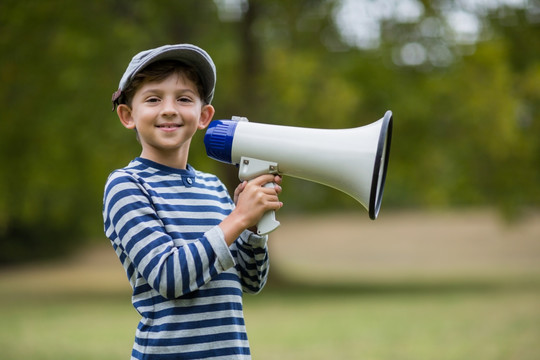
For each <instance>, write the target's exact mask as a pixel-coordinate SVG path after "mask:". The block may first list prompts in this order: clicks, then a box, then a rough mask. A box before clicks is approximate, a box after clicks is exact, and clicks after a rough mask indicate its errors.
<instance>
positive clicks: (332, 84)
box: [0, 0, 540, 264]
mask: <svg viewBox="0 0 540 360" xmlns="http://www.w3.org/2000/svg"><path fill="white" fill-rule="evenodd" d="M412 2H414V3H415V4H416V5H417V7H420V8H421V9H422V12H421V13H420V14H419V15H418V16H416V17H415V18H414V19H408V20H403V19H400V18H399V16H397V15H399V14H398V13H397V12H395V13H392V12H390V14H389V15H388V16H383V17H381V18H380V21H379V25H380V31H379V32H378V34H380V38H378V41H377V42H376V44H375V45H373V44H371V46H360V45H358V44H357V45H358V46H355V45H354V44H353V41H351V39H350V36H349V37H345V36H343V34H344V33H343V31H342V28H343V26H344V25H343V24H340V23H339V22H336V18H339V17H338V16H337V15H336V14H337V13H338V12H337V9H338V8H339V6H340V2H339V1H337V0H300V1H288V0H276V1H262V0H249V1H248V0H245V1H219V0H216V1H199V0H184V1H167V0H156V1H142V0H129V1H122V0H116V1H99V0H94V1H67V0H48V1H34V0H27V1H14V0H4V1H2V2H1V3H0V49H1V51H0V108H1V109H2V111H1V115H0V117H1V120H0V148H1V150H0V161H1V162H2V164H3V171H2V176H0V189H2V190H1V196H0V263H2V264H6V263H13V262H20V261H23V260H31V259H32V258H38V257H49V256H53V255H59V254H62V253H65V252H67V251H69V250H71V249H73V248H74V247H76V246H78V245H79V244H82V243H84V242H85V241H88V239H93V238H97V237H102V223H101V199H102V191H103V185H104V183H105V180H106V177H107V175H108V174H109V173H110V171H112V170H113V169H115V168H118V167H122V166H124V165H125V164H127V163H128V162H129V161H130V160H131V159H132V158H133V157H134V156H136V155H137V154H138V153H139V151H140V150H139V145H138V143H137V142H136V141H135V137H134V135H133V134H132V133H130V132H128V131H126V130H125V129H123V128H122V127H121V125H120V123H119V122H118V121H117V119H116V115H115V114H114V113H112V112H111V111H110V110H111V105H110V102H109V99H110V96H111V94H112V93H113V92H114V91H115V90H116V88H117V84H118V81H119V79H120V77H121V74H122V73H123V71H124V69H125V67H126V66H127V64H128V62H129V60H130V59H131V57H132V56H133V55H134V54H135V53H137V52H139V51H141V50H143V49H147V48H151V47H156V46H159V45H162V44H166V43H178V42H191V43H195V44H198V45H199V46H201V47H203V48H205V49H206V50H207V51H208V52H209V53H210V54H211V55H212V57H213V58H214V60H215V62H216V65H217V69H218V83H217V92H216V94H217V95H216V97H215V101H214V105H215V107H216V109H217V113H216V118H230V117H231V116H232V115H242V116H247V117H248V118H249V119H250V120H251V121H256V122H264V123H273V124H287V125H293V126H306V127H322V128H346V127H356V126H361V125H366V124H368V123H371V122H373V121H375V120H377V119H379V118H380V117H382V115H383V114H384V112H385V111H386V110H392V111H393V113H394V119H395V123H394V141H393V144H392V151H391V163H390V170H389V175H388V179H387V186H386V192H385V199H384V204H383V206H384V208H385V209H390V208H441V207H442V208H445V207H456V206H459V207H462V206H472V205H474V206H488V207H496V208H498V209H499V210H501V213H502V214H504V215H506V216H507V217H508V218H516V217H519V216H520V214H521V213H522V211H524V210H526V209H528V208H531V207H533V208H537V207H538V205H539V204H540V187H539V186H538V184H539V183H540V166H539V164H540V105H539V104H540V48H539V47H538V46H535V45H534V44H536V42H537V39H538V38H539V36H540V23H539V21H540V18H539V11H540V5H539V3H538V2H537V1H532V0H531V1H524V2H514V3H516V4H517V5H516V6H505V5H504V2H498V3H497V2H493V3H494V4H500V6H490V7H487V8H481V9H480V8H474V7H471V5H470V4H473V3H478V2H466V1H463V2H462V1H452V0H438V1H419V0H417V1H412ZM356 3H357V4H360V5H362V4H363V3H365V4H367V3H368V2H362V1H361V0H358V1H356ZM409 3H410V1H409ZM480 3H481V2H480ZM227 4H228V5H227ZM234 4H237V5H238V4H239V5H240V7H235V6H233V5H234ZM365 4H364V5H365ZM381 4H382V3H381ZM467 4H469V5H467ZM360 9H361V7H360ZM452 11H454V12H456V11H457V12H458V13H460V12H461V13H466V14H469V15H474V18H475V19H477V20H478V24H479V25H480V27H479V33H478V36H474V37H473V38H472V39H471V38H467V37H465V38H464V37H463V34H460V33H459V32H456V31H455V29H453V28H452V27H451V26H450V22H449V21H448V14H449V13H451V12H452ZM349 15H352V16H353V18H354V15H355V14H354V13H352V14H349ZM411 49H412V53H411ZM407 54H408V55H407ZM411 54H412V55H411ZM202 135H203V134H199V135H198V137H197V139H196V140H195V145H194V148H193V151H192V155H191V158H190V162H191V163H192V164H193V165H194V166H196V167H197V168H201V169H204V170H208V171H210V172H215V173H217V174H218V175H220V176H221V177H222V178H223V179H224V180H225V181H226V182H227V183H228V184H229V185H230V186H234V183H235V182H236V171H235V169H234V168H233V167H232V166H227V165H224V164H219V163H217V162H215V161H213V160H210V159H208V158H207V157H206V154H205V151H204V148H203V146H202V144H201V143H202ZM285 186H286V189H287V191H285V192H284V194H283V200H284V202H285V203H286V207H285V209H284V211H290V212H295V211H301V212H308V211H320V210H328V209H347V208H349V209H350V208H357V207H358V204H357V203H355V202H354V200H352V199H350V198H348V197H347V196H346V195H343V194H341V193H338V192H336V191H334V190H331V189H328V188H324V187H321V186H319V185H317V184H312V183H307V182H303V181H299V180H294V179H286V180H285Z"/></svg>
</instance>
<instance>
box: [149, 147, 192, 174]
mask: <svg viewBox="0 0 540 360" xmlns="http://www.w3.org/2000/svg"><path fill="white" fill-rule="evenodd" d="M141 158H143V159H148V160H152V161H153V162H156V163H158V164H161V165H165V166H168V167H171V168H175V169H182V170H185V169H186V168H187V156H185V155H184V154H182V153H181V152H178V153H176V152H168V153H159V154H155V153H151V152H148V151H144V150H143V151H142V153H141Z"/></svg>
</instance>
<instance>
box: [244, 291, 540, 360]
mask: <svg viewBox="0 0 540 360" xmlns="http://www.w3.org/2000/svg"><path fill="white" fill-rule="evenodd" d="M321 290H322V289H321ZM381 290H384V291H379V292H375V293H370V292H364V291H363V290H362V289H360V290H359V291H357V292H351V291H348V292H346V293H340V292H339V291H332V289H328V288H326V289H325V290H324V291H321V292H317V291H308V292H306V293H304V294H302V293H301V292H300V293H298V294H297V295H287V294H285V293H282V292H278V293H276V294H272V293H270V294H265V295H261V299H256V300H255V299H249V300H248V299H247V301H246V318H247V322H248V330H249V333H250V340H251V344H252V349H253V354H254V358H255V359H261V360H265V359H266V360H270V359H297V360H302V359H312V360H315V359H379V360H386V359H388V360H390V359H394V360H395V359H403V360H405V359H411V360H413V359H414V360H422V359H426V360H428V359H429V360H431V359H440V360H444V359H447V360H457V359H464V360H465V359H486V360H487V359H490V360H494V359H501V360H502V359H521V360H525V359H531V360H532V359H538V358H540V344H538V341H537V340H538V339H539V338H540V306H539V304H540V287H538V286H533V287H530V286H524V287H522V288H518V287H515V286H510V285H509V286H502V287H499V286H494V287H493V288H489V287H488V288H484V289H482V288H479V289H470V288H468V287H465V288H462V289H460V288H459V287H454V286H451V289H449V290H448V291H440V287H439V290H435V291H431V290H430V288H429V287H426V288H425V289H424V291H420V290H419V289H418V287H417V291H414V292H408V291H401V290H399V291H392V289H391V288H386V289H381ZM262 296H264V297H265V298H264V299H263V298H262Z"/></svg>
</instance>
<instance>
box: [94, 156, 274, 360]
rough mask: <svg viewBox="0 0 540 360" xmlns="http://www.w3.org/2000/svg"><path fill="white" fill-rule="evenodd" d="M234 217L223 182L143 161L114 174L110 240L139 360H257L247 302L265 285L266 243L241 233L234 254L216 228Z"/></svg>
mask: <svg viewBox="0 0 540 360" xmlns="http://www.w3.org/2000/svg"><path fill="white" fill-rule="evenodd" d="M233 208H234V204H233V202H232V201H231V198H230V196H229V194H228V192H227V190H226V188H225V186H224V185H223V184H222V183H221V181H220V180H219V179H218V178H217V177H216V176H214V175H211V174H207V173H203V172H200V171H197V170H195V169H194V168H193V167H191V166H190V165H188V166H187V169H186V170H179V169H174V168H170V167H167V166H164V165H160V164H158V163H155V162H152V161H150V160H147V159H142V158H136V159H135V160H133V161H132V162H131V163H130V164H129V165H128V166H127V167H125V168H123V169H119V170H116V171H113V172H112V173H111V175H110V176H109V178H108V180H107V184H106V186H105V194H104V206H103V218H104V227H105V234H106V235H107V237H108V238H109V239H110V240H111V243H112V246H113V248H114V250H115V251H116V254H117V255H118V257H119V259H120V261H121V262H122V265H123V266H124V269H125V271H126V274H127V277H128V279H129V282H130V284H131V286H132V289H133V295H132V303H133V306H134V307H135V309H136V310H137V311H138V312H139V314H140V315H141V317H142V319H141V321H140V323H139V325H138V327H137V330H136V335H135V342H134V345H133V350H132V359H250V350H249V343H248V339H247V334H246V329H245V324H244V315H243V310H242V293H243V292H248V293H257V292H259V291H260V290H261V289H262V288H263V286H264V284H265V282H266V279H267V273H268V267H269V262H268V250H267V246H266V241H267V238H266V237H259V236H257V235H255V234H253V233H252V232H249V231H247V230H246V231H244V232H243V233H242V235H241V236H240V237H239V238H238V239H237V240H236V241H235V243H234V244H232V245H231V246H230V247H228V246H227V244H226V243H225V240H224V234H223V232H222V231H221V228H220V227H219V226H217V225H218V224H219V223H220V222H221V221H222V220H223V219H224V218H225V217H226V216H227V215H228V214H229V213H230V212H231V211H232V210H233Z"/></svg>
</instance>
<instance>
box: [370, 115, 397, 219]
mask: <svg viewBox="0 0 540 360" xmlns="http://www.w3.org/2000/svg"><path fill="white" fill-rule="evenodd" d="M392 123H393V118H392V112H391V111H387V112H386V113H385V114H384V118H383V123H382V126H381V132H380V134H379V142H378V144H377V155H376V156H375V165H374V167H373V179H372V181H371V192H370V194H369V217H370V219H371V220H375V219H376V218H377V216H378V215H379V210H380V208H381V202H382V197H383V190H384V183H385V181H386V171H387V170H388V159H389V158H390V143H391V141H392ZM383 154H384V155H385V156H384V159H383ZM383 161H384V163H383V164H381V163H382V162H383ZM381 165H382V166H383V168H382V172H381V171H380V170H381ZM379 175H381V176H382V179H381V181H380V184H381V186H380V190H379V191H377V190H378V188H379ZM377 194H378V195H379V196H377Z"/></svg>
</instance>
